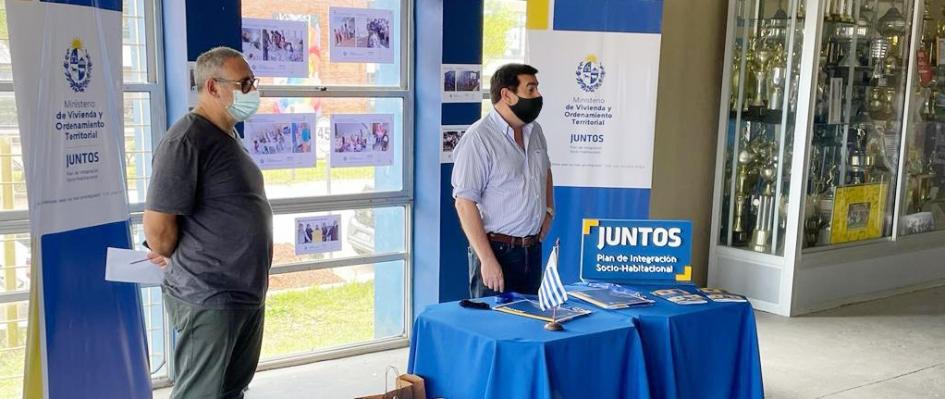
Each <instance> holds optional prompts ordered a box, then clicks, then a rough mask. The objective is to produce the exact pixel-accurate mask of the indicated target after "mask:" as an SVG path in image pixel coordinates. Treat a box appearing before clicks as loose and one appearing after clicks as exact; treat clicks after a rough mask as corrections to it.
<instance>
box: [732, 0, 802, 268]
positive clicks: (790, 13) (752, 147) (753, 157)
mask: <svg viewBox="0 0 945 399" xmlns="http://www.w3.org/2000/svg"><path fill="white" fill-rule="evenodd" d="M734 12H735V15H734V16H733V17H734V24H735V32H734V43H731V44H730V45H731V46H733V51H732V59H730V60H728V62H730V63H731V65H730V67H729V70H730V71H731V73H730V75H729V82H730V84H731V86H730V98H729V101H728V108H729V116H728V124H727V126H728V128H727V132H726V145H725V151H724V154H723V156H724V157H725V170H724V179H723V187H722V190H721V191H722V198H721V204H722V206H721V207H720V212H721V215H720V216H721V219H720V220H721V223H720V226H721V228H720V231H719V234H720V237H719V243H720V244H721V245H726V246H731V247H736V248H742V249H746V250H751V251H756V252H761V253H770V254H775V255H781V254H783V252H784V233H785V227H786V216H787V206H788V204H787V193H788V188H789V184H790V176H791V174H790V173H789V169H790V158H791V156H792V148H791V144H792V140H793V139H792V137H793V133H794V125H795V121H794V119H795V113H796V111H797V92H798V87H799V84H798V83H799V82H798V76H799V74H800V68H799V66H798V61H799V60H800V51H801V45H802V39H803V37H802V29H803V19H804V14H805V10H804V1H798V0H736V1H735V9H734Z"/></svg>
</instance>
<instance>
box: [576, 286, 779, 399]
mask: <svg viewBox="0 0 945 399" xmlns="http://www.w3.org/2000/svg"><path fill="white" fill-rule="evenodd" d="M629 288H631V289H635V290H639V291H641V292H643V293H644V294H646V295H647V297H648V298H651V299H655V300H656V303H654V304H653V305H651V306H647V307H640V308H630V309H624V310H619V311H616V313H619V314H621V315H626V316H630V317H633V318H635V319H636V320H637V326H638V331H639V332H640V337H641V338H642V340H643V352H644V354H645V357H646V365H647V375H648V376H649V383H650V384H649V385H650V391H651V392H652V395H653V397H654V398H733V399H736V398H762V397H764V389H763V387H762V380H761V358H760V356H759V352H758V334H757V330H756V328H755V315H754V312H753V311H752V309H751V305H750V304H749V303H747V302H742V303H718V302H712V301H708V302H709V303H707V304H704V305H685V306H684V305H676V304H674V303H670V302H668V301H666V300H663V299H660V298H655V297H654V296H653V295H650V292H651V291H653V290H655V289H660V288H670V287H652V286H629ZM672 288H684V287H672ZM684 289H686V290H687V291H690V292H695V289H694V288H692V287H688V288H684ZM595 309H596V308H595Z"/></svg>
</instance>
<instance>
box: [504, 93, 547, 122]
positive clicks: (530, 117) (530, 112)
mask: <svg viewBox="0 0 945 399" xmlns="http://www.w3.org/2000/svg"><path fill="white" fill-rule="evenodd" d="M541 105H542V100H541V96H538V97H535V98H523V97H519V98H518V102H517V103H515V105H510V106H509V108H510V109H511V110H512V113H513V114H515V116H517V117H518V119H521V120H522V122H525V124H526V125H527V124H529V123H532V122H534V121H535V119H537V118H538V114H539V113H541Z"/></svg>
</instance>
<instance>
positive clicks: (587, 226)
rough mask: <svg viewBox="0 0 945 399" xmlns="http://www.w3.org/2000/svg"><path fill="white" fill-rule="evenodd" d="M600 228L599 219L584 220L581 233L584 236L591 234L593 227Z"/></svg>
mask: <svg viewBox="0 0 945 399" xmlns="http://www.w3.org/2000/svg"><path fill="white" fill-rule="evenodd" d="M597 226H600V220H597V219H584V225H583V226H581V233H583V234H584V235H588V234H591V227H597Z"/></svg>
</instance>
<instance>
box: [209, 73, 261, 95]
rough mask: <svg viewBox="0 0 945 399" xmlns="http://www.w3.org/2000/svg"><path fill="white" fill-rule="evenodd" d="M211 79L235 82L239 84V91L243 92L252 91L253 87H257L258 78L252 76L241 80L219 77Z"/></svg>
mask: <svg viewBox="0 0 945 399" xmlns="http://www.w3.org/2000/svg"><path fill="white" fill-rule="evenodd" d="M213 80H215V81H217V82H227V83H236V84H238V85H239V86H240V91H242V92H243V94H246V93H249V92H251V91H253V89H258V88H259V78H257V77H253V76H250V77H248V78H245V79H241V80H229V79H221V78H213Z"/></svg>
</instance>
